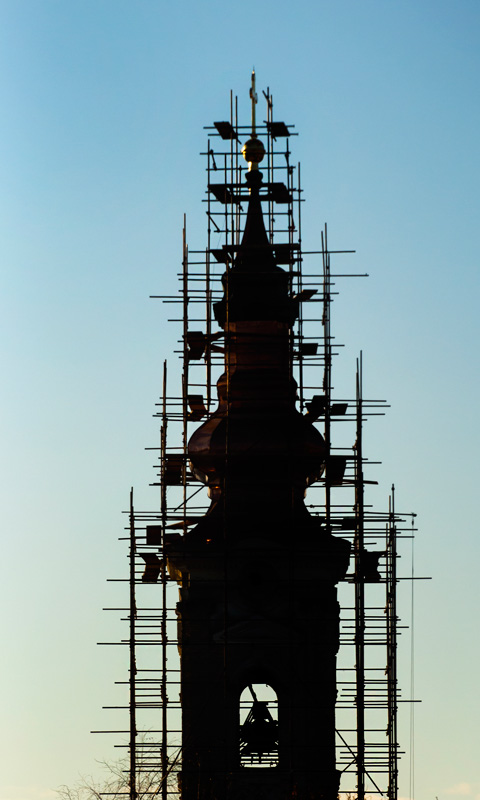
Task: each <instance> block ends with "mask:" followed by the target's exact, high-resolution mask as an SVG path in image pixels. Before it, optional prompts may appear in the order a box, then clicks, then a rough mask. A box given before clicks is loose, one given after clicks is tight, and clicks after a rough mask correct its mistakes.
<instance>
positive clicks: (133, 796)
mask: <svg viewBox="0 0 480 800" xmlns="http://www.w3.org/2000/svg"><path fill="white" fill-rule="evenodd" d="M135 549H136V548H135V514H134V509H133V489H130V553H129V559H130V581H129V583H130V617H129V620H130V640H129V645H130V672H129V690H130V698H129V711H130V745H129V750H130V770H129V788H130V794H129V798H130V800H137V797H138V794H137V750H136V742H137V721H136V696H135V680H136V674H137V665H136V658H135V620H136V616H137V608H136V603H135Z"/></svg>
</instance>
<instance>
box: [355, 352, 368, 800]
mask: <svg viewBox="0 0 480 800" xmlns="http://www.w3.org/2000/svg"><path fill="white" fill-rule="evenodd" d="M362 415H363V401H362V355H361V354H360V359H359V360H358V361H357V378H356V426H357V438H356V443H355V542H354V552H355V683H356V707H357V800H364V798H365V582H364V575H363V568H362V561H363V551H364V483H363V452H362Z"/></svg>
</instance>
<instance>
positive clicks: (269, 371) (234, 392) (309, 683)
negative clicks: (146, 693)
mask: <svg viewBox="0 0 480 800" xmlns="http://www.w3.org/2000/svg"><path fill="white" fill-rule="evenodd" d="M255 102H256V97H255V90H254V87H253V90H252V109H253V111H252V131H251V136H250V138H249V140H248V141H247V142H246V144H245V145H244V146H243V149H242V154H243V156H244V158H245V160H246V162H247V163H248V170H247V172H246V174H245V182H244V186H242V187H241V189H240V191H241V192H242V193H243V194H244V195H245V196H246V199H247V204H248V210H247V214H246V220H245V224H244V230H243V233H242V238H241V241H240V243H239V245H238V246H237V247H236V248H235V249H234V253H233V258H232V261H231V264H229V263H228V262H227V269H226V271H225V272H224V274H223V277H222V286H223V296H222V298H221V299H220V300H219V301H218V302H216V303H215V304H214V308H213V311H214V317H215V320H216V323H217V325H218V328H219V329H220V330H222V331H223V332H224V339H225V346H224V371H223V373H222V374H221V376H220V377H219V379H218V381H217V391H218V407H217V409H216V410H215V411H214V412H213V413H212V414H211V416H210V417H209V418H208V419H207V420H206V421H205V422H203V424H201V425H200V427H198V428H197V430H196V431H195V432H194V433H193V435H192V436H191V437H190V439H189V442H188V459H189V462H190V465H191V470H192V473H193V475H194V476H195V478H196V479H197V480H199V481H201V482H202V483H204V484H205V485H206V486H207V488H208V493H209V497H210V501H211V504H210V507H209V508H208V511H207V513H206V514H205V516H203V518H201V519H200V520H199V521H198V522H197V524H196V525H195V526H194V527H192V528H190V529H189V530H187V532H186V533H185V535H184V536H179V535H178V534H177V535H175V534H174V535H170V536H168V537H167V539H166V556H167V565H168V570H169V572H170V575H171V576H172V577H174V578H175V580H177V581H178V583H179V585H180V587H181V588H180V602H179V604H178V626H179V649H180V658H181V699H182V729H183V742H182V770H181V796H182V800H200V799H201V800H230V798H231V800H233V799H234V798H235V800H237V799H238V800H253V799H254V798H259V800H260V798H261V799H262V800H270V798H271V799H272V800H284V798H285V800H286V798H292V797H295V798H296V797H298V798H304V799H305V800H307V798H308V799H309V800H310V798H311V799H312V800H314V798H315V799H316V800H320V798H325V800H335V798H336V797H337V793H338V786H339V777H338V772H337V769H336V759H335V702H336V694H337V690H336V655H337V650H338V645H339V606H338V602H337V593H336V584H337V582H338V581H339V580H340V579H343V578H344V577H345V574H346V571H347V567H348V562H349V550H350V545H349V543H348V542H347V541H345V540H344V539H341V538H338V537H334V536H333V535H332V534H331V532H330V531H329V530H328V529H327V528H326V526H325V525H324V524H322V522H321V521H320V520H319V518H318V517H314V516H312V515H311V514H310V513H309V512H308V510H307V508H306V505H305V493H306V489H307V487H308V486H309V485H310V484H312V483H313V482H315V481H316V480H318V479H319V478H320V477H321V475H322V473H323V472H324V470H325V460H326V446H325V441H324V439H323V437H322V435H321V434H320V433H319V431H318V430H317V429H316V427H315V426H314V425H313V422H312V421H311V419H313V418H314V417H313V415H308V414H306V415H305V414H302V413H300V411H299V410H298V408H297V395H298V387H297V383H296V381H295V379H294V375H293V368H292V364H293V360H292V351H293V348H294V346H295V345H294V333H293V328H294V325H295V323H296V322H297V320H298V317H299V313H300V304H301V302H302V298H301V297H299V296H296V295H295V294H294V292H293V291H292V275H291V272H290V273H289V271H288V269H287V270H286V269H284V268H283V267H282V266H280V265H279V264H278V263H277V261H278V259H277V258H276V252H275V245H274V244H273V243H272V242H271V240H270V239H269V237H268V236H267V233H266V230H265V223H264V217H263V211H262V201H263V202H265V200H266V199H267V198H268V192H269V191H271V187H269V186H268V185H266V184H265V182H264V176H263V174H262V172H261V171H260V169H259V165H260V163H261V161H262V160H263V158H264V155H265V147H264V144H263V143H262V141H260V139H258V138H257V136H256V125H255ZM262 685H263V686H267V687H269V690H270V698H271V700H270V703H268V702H267V701H265V700H262V699H260V698H259V696H258V692H257V690H256V688H255V687H257V686H262ZM242 706H246V707H247V708H248V707H249V710H248V714H247V716H246V718H244V716H245V714H243V717H242ZM272 709H273V710H274V713H272Z"/></svg>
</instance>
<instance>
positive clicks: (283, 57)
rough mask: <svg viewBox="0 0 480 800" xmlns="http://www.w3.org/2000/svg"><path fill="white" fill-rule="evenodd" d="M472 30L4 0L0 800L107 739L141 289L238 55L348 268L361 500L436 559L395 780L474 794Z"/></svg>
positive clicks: (281, 12) (145, 416)
mask: <svg viewBox="0 0 480 800" xmlns="http://www.w3.org/2000/svg"><path fill="white" fill-rule="evenodd" d="M479 23H480V8H479V5H478V3H477V2H469V0H457V2H447V1H446V0H437V1H436V2H426V1H425V0H417V2H412V1H411V0H403V2H397V1H396V0H337V1H336V2H325V1H322V0H317V2H315V3H314V2H309V1H308V0H300V1H299V2H297V3H295V4H292V3H286V2H283V0H277V1H276V2H261V1H260V2H257V3H253V2H252V1H251V0H246V2H243V3H242V4H240V5H234V4H229V3H220V2H212V1H211V0H210V1H208V0H207V2H202V3H200V2H192V0H184V1H183V2H177V3H176V4H172V3H166V2H162V1H161V0H129V1H128V2H127V1H126V0H68V2H66V1H65V0H1V2H0V31H1V33H0V36H1V47H0V103H1V108H2V116H3V121H2V126H1V133H0V148H1V157H0V172H1V187H2V189H1V193H0V203H1V214H0V226H1V235H0V251H1V261H0V264H1V268H0V281H1V284H0V287H1V292H0V302H1V314H0V325H1V329H2V335H1V341H0V347H1V358H2V361H1V363H2V371H3V381H2V388H1V390H0V391H1V394H0V398H1V408H2V414H1V418H0V425H1V435H2V443H3V447H2V467H1V469H2V475H1V481H0V491H1V493H2V501H1V509H2V518H3V528H4V542H5V544H4V559H3V574H2V583H1V586H2V592H3V594H4V599H3V606H4V609H5V613H4V614H3V615H2V641H3V642H4V645H5V643H7V646H6V647H5V646H4V648H3V650H4V655H3V666H2V677H3V679H2V686H3V689H4V692H5V697H4V699H3V700H2V705H3V707H4V714H3V731H2V739H1V751H2V753H3V755H4V758H5V761H6V764H7V765H8V769H6V770H3V771H2V776H1V778H0V782H1V785H0V800H40V798H43V797H46V798H48V797H50V792H51V791H52V790H53V789H55V787H57V786H58V785H60V784H62V783H67V784H72V783H74V782H75V779H76V777H77V775H78V773H91V772H95V771H96V770H97V769H98V767H97V765H96V762H95V759H102V758H104V757H107V758H110V757H112V754H113V755H115V753H114V751H113V750H112V747H111V745H110V744H109V742H108V741H106V740H105V739H103V738H100V737H94V736H91V735H90V734H89V731H90V730H91V729H94V728H105V727H109V726H110V724H111V721H110V719H109V718H108V721H107V719H106V715H108V713H109V712H102V711H101V710H100V709H101V706H102V705H103V704H107V705H108V704H109V703H110V702H111V700H112V696H113V694H112V684H113V681H114V680H121V679H122V678H123V677H124V675H125V674H126V664H124V662H123V660H122V658H123V654H120V653H117V652H112V649H106V650H104V649H102V648H98V647H96V644H95V643H96V642H97V641H99V640H106V639H110V638H115V635H117V634H118V627H115V623H114V622H113V619H112V617H110V616H108V615H106V614H103V615H102V612H101V608H102V607H103V606H105V605H111V604H112V603H111V598H112V594H111V593H112V591H113V590H112V588H111V585H108V584H106V583H105V579H106V578H107V577H117V576H121V575H123V574H124V570H125V564H124V560H123V553H122V548H121V545H119V544H118V543H117V541H116V539H117V536H119V535H121V532H122V525H123V519H122V515H121V511H122V510H123V509H125V508H126V506H127V502H128V491H129V488H130V486H131V485H134V486H135V488H136V492H137V497H138V502H139V504H140V505H143V506H144V507H152V506H154V505H155V502H156V496H155V492H154V490H151V489H150V490H149V489H148V488H147V487H148V483H149V482H150V481H151V480H152V474H153V473H152V470H151V463H152V459H151V455H150V454H148V453H145V452H144V449H143V448H144V447H146V446H152V445H154V444H155V443H156V441H157V438H158V431H157V424H156V421H155V420H154V419H152V413H153V411H154V410H155V409H154V403H155V402H156V400H157V399H158V396H159V394H160V391H161V365H162V362H163V359H164V358H165V357H167V356H170V354H171V351H172V350H173V349H174V346H175V340H176V337H177V333H178V332H177V331H176V330H175V329H174V327H173V326H167V325H166V318H167V316H168V315H169V314H168V310H165V308H164V307H162V306H161V305H160V304H159V303H158V302H157V301H151V300H149V299H148V297H149V295H150V294H160V293H164V292H165V293H172V292H173V291H174V290H175V289H176V273H177V271H178V269H179V266H180V258H181V225H182V219H183V213H184V212H186V213H187V218H188V229H189V239H190V241H191V245H192V246H193V247H197V246H198V247H202V246H203V245H204V243H205V239H204V227H205V226H204V208H203V206H202V203H201V200H202V197H203V191H204V180H205V176H204V172H203V168H204V164H203V161H202V159H201V158H200V156H199V152H200V151H202V150H203V149H204V147H205V135H204V131H203V126H204V125H207V124H211V122H212V121H213V120H214V119H223V118H226V117H227V116H228V107H229V106H228V104H229V91H230V89H233V91H234V92H235V93H236V94H238V95H239V96H240V107H241V108H242V107H243V109H244V110H246V109H247V103H248V81H249V74H250V70H251V68H252V66H253V65H254V66H255V68H256V71H257V78H258V85H259V88H260V89H262V88H266V86H269V87H270V89H271V91H272V92H273V96H274V102H275V111H276V116H277V117H278V118H279V119H282V118H283V119H285V121H287V122H293V123H295V125H296V130H297V131H298V132H299V134H300V136H299V137H298V138H296V139H295V140H294V141H293V147H294V155H295V158H296V159H299V160H300V161H301V162H302V183H303V188H304V190H305V199H306V203H305V207H304V211H303V232H304V242H305V243H306V244H309V243H310V244H311V245H312V247H311V249H313V248H314V247H315V246H316V245H317V244H318V237H319V231H320V228H321V226H322V225H323V223H324V221H327V222H328V224H329V232H330V244H331V246H332V247H334V246H336V245H338V247H339V248H340V247H345V248H348V249H350V248H352V249H355V250H356V251H357V254H356V255H355V256H350V257H349V258H350V259H351V261H349V262H348V265H349V267H350V268H351V269H352V271H355V272H364V271H366V272H368V273H369V275H370V277H369V279H368V280H365V281H357V282H355V283H349V282H347V281H346V282H344V284H343V285H342V286H341V287H340V288H341V290H342V294H341V296H340V297H339V299H338V301H336V303H335V306H334V310H333V320H334V327H335V333H336V334H337V335H338V338H339V339H340V341H342V342H345V343H346V347H345V349H344V350H343V351H342V354H341V357H340V358H339V359H338V365H337V369H338V373H337V375H338V377H337V386H338V387H339V388H340V387H342V388H343V386H344V385H345V386H346V385H347V384H348V381H350V380H352V379H353V370H354V363H355V358H356V356H357V354H358V351H359V350H360V349H362V350H363V352H364V372H365V392H366V394H370V395H371V396H375V397H385V398H386V399H388V401H389V402H390V403H391V405H392V408H391V409H390V411H389V413H388V415H387V416H386V417H385V418H384V419H380V420H378V421H375V422H372V423H369V424H368V427H367V432H366V440H367V447H368V448H369V449H370V451H371V456H372V458H375V459H378V460H380V459H381V460H382V461H383V465H382V467H381V468H378V475H376V477H377V478H378V480H379V487H378V490H376V491H377V492H378V494H377V495H376V497H375V500H376V502H378V503H379V504H382V503H383V499H384V497H385V496H386V494H387V492H388V488H389V486H390V484H391V482H392V481H395V483H396V485H397V487H398V494H399V497H400V498H401V500H399V502H400V505H401V507H402V508H405V509H406V510H414V511H416V512H417V513H418V523H419V528H420V531H419V534H418V538H417V542H416V555H415V558H416V570H417V574H419V575H420V574H422V575H432V576H433V580H432V581H430V582H428V583H427V582H425V583H418V584H417V586H416V594H415V617H416V624H415V650H416V668H415V669H416V681H415V682H416V694H417V696H418V697H420V698H421V699H422V701H423V702H422V704H421V705H419V706H417V707H416V712H415V716H416V735H415V745H416V747H415V753H416V756H415V758H416V770H415V776H416V780H415V783H416V792H415V796H416V797H418V798H419V800H420V798H422V800H423V798H434V797H438V798H439V800H449V798H451V800H460V799H461V798H467V800H468V798H476V800H478V798H480V774H479V770H478V752H477V746H476V743H477V742H478V714H477V709H478V707H479V702H478V701H479V682H478V678H477V672H478V662H479V657H480V652H479V641H478V625H477V619H478V614H479V612H480V607H479V606H480V601H479V593H478V557H479V549H480V548H479V544H478V535H477V531H476V529H477V516H478V514H477V504H476V502H475V501H476V493H477V492H476V490H477V483H478V452H479V435H478V420H477V415H476V410H477V402H478V393H479V376H478V354H477V352H478V333H479V321H478V319H479V316H478V305H479V302H478V301H479V272H478V245H477V241H476V233H477V228H478V219H479V210H480V209H479V189H478V185H479V146H478V130H479V128H480V125H479V122H480V119H479V116H480V115H479V103H478V79H479V66H480V65H479V61H480V55H479V53H480V47H479V41H480V26H479ZM242 104H243V106H242ZM402 566H403V565H402ZM403 658H404V660H405V662H406V667H405V672H406V671H407V668H408V658H407V656H406V655H405V656H403ZM408 681H409V675H407V674H405V675H404V686H405V691H406V693H407V694H408V687H409V683H408ZM407 723H408V720H407V721H406V723H404V724H403V728H402V730H404V729H405V728H406V727H408V724H407ZM114 726H115V725H114ZM120 727H122V725H120ZM403 744H404V747H405V748H406V749H408V742H407V741H403ZM400 788H401V795H402V797H405V798H406V797H408V792H409V781H408V759H405V760H404V764H403V767H402V773H401V786H400Z"/></svg>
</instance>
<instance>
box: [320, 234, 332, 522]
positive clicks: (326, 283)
mask: <svg viewBox="0 0 480 800" xmlns="http://www.w3.org/2000/svg"><path fill="white" fill-rule="evenodd" d="M321 242H322V264H323V309H322V326H323V359H324V372H323V384H322V388H323V393H324V396H325V426H324V437H325V450H326V459H325V461H326V472H325V524H326V528H327V533H330V532H331V484H330V455H331V454H330V450H331V431H330V409H331V399H332V397H331V395H332V340H331V335H330V305H331V276H330V256H329V253H328V241H327V226H326V225H325V229H324V231H322V236H321Z"/></svg>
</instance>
